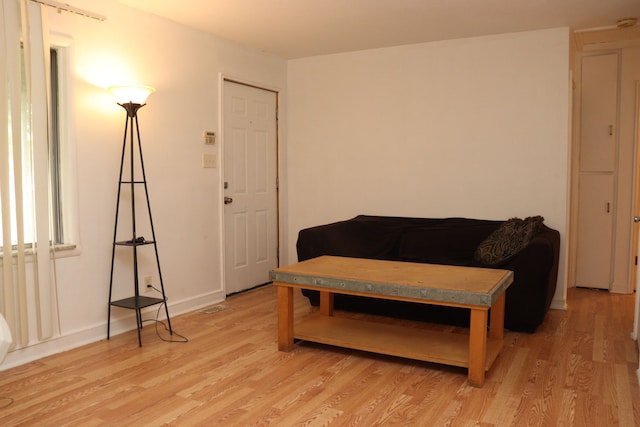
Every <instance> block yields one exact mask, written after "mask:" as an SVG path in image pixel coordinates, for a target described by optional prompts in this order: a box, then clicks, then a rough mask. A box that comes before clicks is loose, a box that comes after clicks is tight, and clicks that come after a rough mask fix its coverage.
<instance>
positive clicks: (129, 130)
mask: <svg viewBox="0 0 640 427" xmlns="http://www.w3.org/2000/svg"><path fill="white" fill-rule="evenodd" d="M118 105H120V106H121V107H122V108H124V109H125V110H126V111H127V120H126V122H125V127H124V140H123V143H122V157H121V160H120V179H119V180H118V196H117V198H118V199H117V202H116V219H115V226H114V230H113V248H112V251H111V277H110V279H109V314H108V323H107V339H109V338H110V335H111V307H121V308H125V309H129V310H134V311H135V312H136V324H137V328H138V345H139V346H140V347H142V338H141V335H140V330H141V329H142V309H143V308H145V307H150V306H153V305H157V304H164V310H165V313H166V315H167V323H168V326H169V333H170V334H171V335H173V329H172V328H171V319H170V318H169V309H168V307H167V297H166V295H165V292H164V283H163V281H162V271H161V270H160V258H159V257H158V246H157V244H156V233H155V230H154V228H153V219H152V217H151V204H150V203H149V192H148V190H147V178H146V175H145V172H144V161H143V159H142V146H141V144H140V129H139V128H138V110H139V109H140V108H141V107H143V106H144V105H146V104H136V103H133V102H129V103H123V104H118ZM134 126H135V133H134ZM127 136H129V138H128V140H129V144H128V145H129V156H130V160H129V163H130V165H129V166H130V168H131V170H130V175H129V176H130V178H129V180H123V177H122V173H123V170H124V164H125V154H126V152H127ZM136 140H137V146H138V155H139V158H140V168H141V171H142V180H141V181H140V180H138V181H136V180H135V174H134V172H135V168H134V163H135V162H134V157H135V156H134V153H135V151H134V145H135V141H136ZM123 185H129V186H130V188H131V225H132V228H131V231H132V235H131V239H130V240H124V241H118V240H117V235H118V215H119V213H120V194H121V189H122V186H123ZM140 185H142V186H143V187H144V194H145V196H146V200H147V211H148V214H149V224H150V226H151V237H152V239H151V240H145V238H144V237H142V236H138V235H137V234H136V200H135V190H136V187H139V186H140ZM149 245H153V248H154V250H155V255H156V264H157V268H158V277H159V279H160V292H161V293H162V298H154V297H148V296H143V295H140V290H139V277H138V248H140V247H142V246H149ZM118 246H124V247H128V248H130V249H131V250H132V252H133V284H134V286H133V291H134V295H133V296H132V297H129V298H124V299H120V300H117V301H112V299H111V298H112V294H113V270H114V265H115V257H116V247H118Z"/></svg>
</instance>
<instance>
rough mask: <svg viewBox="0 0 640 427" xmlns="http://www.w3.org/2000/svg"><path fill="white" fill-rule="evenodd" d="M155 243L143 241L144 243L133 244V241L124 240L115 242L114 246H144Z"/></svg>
mask: <svg viewBox="0 0 640 427" xmlns="http://www.w3.org/2000/svg"><path fill="white" fill-rule="evenodd" d="M155 243H156V242H155V241H153V240H145V241H144V242H135V241H131V240H126V241H121V242H115V243H114V245H116V246H144V245H153V244H155Z"/></svg>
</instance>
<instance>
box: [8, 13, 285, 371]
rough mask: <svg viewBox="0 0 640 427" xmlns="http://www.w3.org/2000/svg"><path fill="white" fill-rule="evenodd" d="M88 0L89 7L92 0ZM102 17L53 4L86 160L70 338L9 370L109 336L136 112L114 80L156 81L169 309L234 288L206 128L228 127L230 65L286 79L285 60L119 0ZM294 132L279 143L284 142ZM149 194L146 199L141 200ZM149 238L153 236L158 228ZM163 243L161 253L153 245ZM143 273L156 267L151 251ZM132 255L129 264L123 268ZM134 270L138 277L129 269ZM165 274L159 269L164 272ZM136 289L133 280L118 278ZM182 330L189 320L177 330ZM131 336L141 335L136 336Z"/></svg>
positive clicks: (158, 218)
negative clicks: (126, 140) (116, 92)
mask: <svg viewBox="0 0 640 427" xmlns="http://www.w3.org/2000/svg"><path fill="white" fill-rule="evenodd" d="M71 3H74V2H71ZM75 3H76V5H77V6H79V7H84V8H86V7H87V6H86V5H84V6H83V5H82V3H83V2H81V1H76V2H75ZM91 7H92V9H93V10H92V11H94V12H96V13H99V14H103V15H106V16H107V20H106V21H105V22H98V21H95V20H92V19H88V18H85V17H81V16H77V15H72V14H69V13H61V14H58V13H56V11H55V9H51V8H49V9H48V16H49V26H50V30H51V31H52V32H54V33H56V34H57V37H55V39H54V41H56V40H57V41H60V40H61V39H62V40H63V41H64V40H66V41H67V42H70V47H69V48H68V52H69V53H70V59H71V63H70V69H69V71H70V80H69V81H68V90H69V95H70V102H71V105H70V111H69V113H70V114H69V121H70V137H71V142H72V145H71V146H70V148H69V151H68V153H67V154H68V156H69V157H70V159H71V160H72V162H71V163H72V164H73V163H75V165H76V170H74V171H72V175H71V176H70V177H68V178H69V182H71V183H72V186H71V187H72V190H73V191H72V194H71V200H72V204H73V203H77V210H75V212H76V213H77V218H76V221H77V222H76V224H77V230H75V231H76V232H75V235H76V236H75V237H76V238H75V242H76V243H77V244H78V249H77V250H76V251H74V252H72V253H64V254H62V255H61V256H63V258H60V259H58V261H57V272H58V292H59V307H60V324H61V332H62V337H60V338H59V339H56V340H53V341H51V342H49V343H46V344H41V345H38V346H32V347H28V348H26V349H23V350H18V351H14V352H12V353H10V354H9V355H8V357H7V359H6V360H5V363H4V364H3V365H2V369H6V368H8V367H11V366H15V365H17V364H21V363H24V362H26V361H28V360H30V359H33V358H37V357H41V356H42V355H44V354H48V353H53V352H57V351H60V350H63V349H65V348H69V347H74V346H77V345H79V344H82V343H84V342H89V341H95V340H98V339H103V338H106V328H107V327H106V320H107V302H108V290H109V269H110V260H111V247H112V245H111V242H112V239H113V221H114V214H115V202H116V190H117V181H118V170H119V166H120V152H121V150H122V137H123V129H124V120H125V112H124V110H123V109H122V108H121V107H119V106H117V105H116V103H115V100H114V98H113V97H112V95H111V94H110V93H109V92H108V91H107V90H106V89H105V88H106V87H107V86H110V85H114V84H122V83H140V84H146V85H150V86H153V87H155V88H156V90H157V91H156V93H154V94H153V95H151V97H150V98H149V100H148V105H147V106H145V107H144V108H142V109H141V110H140V111H139V121H140V131H141V139H142V143H143V151H144V156H145V167H146V173H147V180H148V185H149V193H150V199H151V207H152V211H153V220H154V225H155V230H156V237H157V240H158V249H159V254H160V263H161V266H162V274H163V278H164V283H165V288H166V293H167V296H168V298H169V309H170V314H172V315H176V314H178V313H180V312H183V311H186V310H191V309H194V308H195V307H199V306H203V305H207V304H211V303H213V302H216V301H220V300H222V299H223V298H224V292H223V285H222V279H221V274H222V272H221V269H222V262H221V256H222V255H221V233H220V229H221V206H220V202H221V199H222V195H221V191H220V190H221V188H220V187H221V186H220V169H219V168H218V169H203V168H202V167H201V162H202V160H201V158H202V154H203V153H205V152H207V153H216V154H217V155H218V159H219V161H220V159H221V158H222V157H221V151H220V148H221V143H220V141H219V142H218V143H217V144H216V145H215V146H214V147H205V146H204V145H203V144H202V139H201V134H202V131H203V130H213V131H216V132H219V131H220V124H219V116H220V111H219V90H220V88H219V86H220V75H221V74H222V75H226V76H230V77H234V78H235V79H239V80H246V81H249V82H253V83H258V84H263V85H266V86H268V87H270V88H275V89H284V88H285V86H286V62H285V61H284V60H282V59H279V58H276V57H272V56H268V55H265V54H262V53H259V52H256V51H251V50H248V49H245V48H243V47H240V46H237V45H234V44H232V43H230V42H227V41H223V40H220V39H217V38H215V37H212V36H210V35H206V34H204V33H201V32H198V31H195V30H192V29H188V28H186V27H183V26H181V25H177V24H175V23H173V22H171V21H168V20H165V19H161V18H159V17H156V16H153V15H149V14H143V13H141V12H138V11H136V10H134V9H131V8H127V7H125V6H122V5H121V4H119V3H115V2H112V1H100V2H92V4H91ZM285 139H286V138H285V135H281V138H280V145H281V146H284V145H286V143H285ZM143 206H144V205H141V206H140V208H142V207H143ZM145 237H147V238H149V236H148V235H145ZM151 253H152V252H151ZM143 258H144V260H143V265H142V267H141V273H142V274H145V273H147V272H149V273H153V274H155V269H153V262H155V261H154V260H153V257H152V256H145V257H143ZM124 268H126V265H124V266H123V269H124ZM127 277H130V276H127ZM154 280H155V281H156V283H158V282H157V275H156V276H154ZM116 286H117V289H115V294H116V296H129V295H128V294H129V293H130V292H132V290H133V289H132V286H131V284H130V279H128V280H127V282H126V283H123V282H119V283H117V284H116ZM113 314H114V317H115V322H113V323H112V325H113V328H114V329H115V332H116V333H118V332H120V331H122V330H126V329H131V328H135V321H134V318H133V316H132V314H133V312H131V311H124V310H120V309H116V310H115V311H114V313H113ZM178 332H179V331H178ZM132 345H134V346H135V345H137V344H136V343H135V342H132Z"/></svg>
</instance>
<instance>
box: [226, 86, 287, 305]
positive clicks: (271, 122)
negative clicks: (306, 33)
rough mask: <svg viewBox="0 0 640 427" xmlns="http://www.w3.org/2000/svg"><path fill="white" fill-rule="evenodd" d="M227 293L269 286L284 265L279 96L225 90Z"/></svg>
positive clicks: (248, 88)
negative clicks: (280, 222)
mask: <svg viewBox="0 0 640 427" xmlns="http://www.w3.org/2000/svg"><path fill="white" fill-rule="evenodd" d="M223 92H224V93H223V112H222V114H223V142H222V144H223V146H222V149H223V155H224V165H223V168H224V169H223V179H224V184H223V185H224V190H223V196H224V248H225V249H224V256H225V266H224V272H225V292H226V294H227V295H229V294H232V293H235V292H239V291H243V290H246V289H250V288H252V287H255V286H258V285H261V284H264V283H267V282H268V281H269V271H270V270H272V269H273V268H276V267H277V266H278V193H277V190H278V189H277V141H278V140H277V117H276V105H277V93H275V92H272V91H269V90H264V89H259V88H256V87H252V86H247V85H243V84H238V83H234V82H230V81H225V82H224V87H223Z"/></svg>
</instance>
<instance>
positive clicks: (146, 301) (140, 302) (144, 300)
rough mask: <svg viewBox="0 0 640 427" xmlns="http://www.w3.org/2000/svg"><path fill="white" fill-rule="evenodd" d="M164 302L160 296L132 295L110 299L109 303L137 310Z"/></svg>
mask: <svg viewBox="0 0 640 427" xmlns="http://www.w3.org/2000/svg"><path fill="white" fill-rule="evenodd" d="M163 302H165V300H164V299H162V298H153V297H145V296H142V295H138V296H133V297H130V298H124V299H121V300H118V301H112V302H111V305H113V306H115V307H122V308H128V309H131V310H137V309H139V308H144V307H149V306H152V305H156V304H161V303H163Z"/></svg>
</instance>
